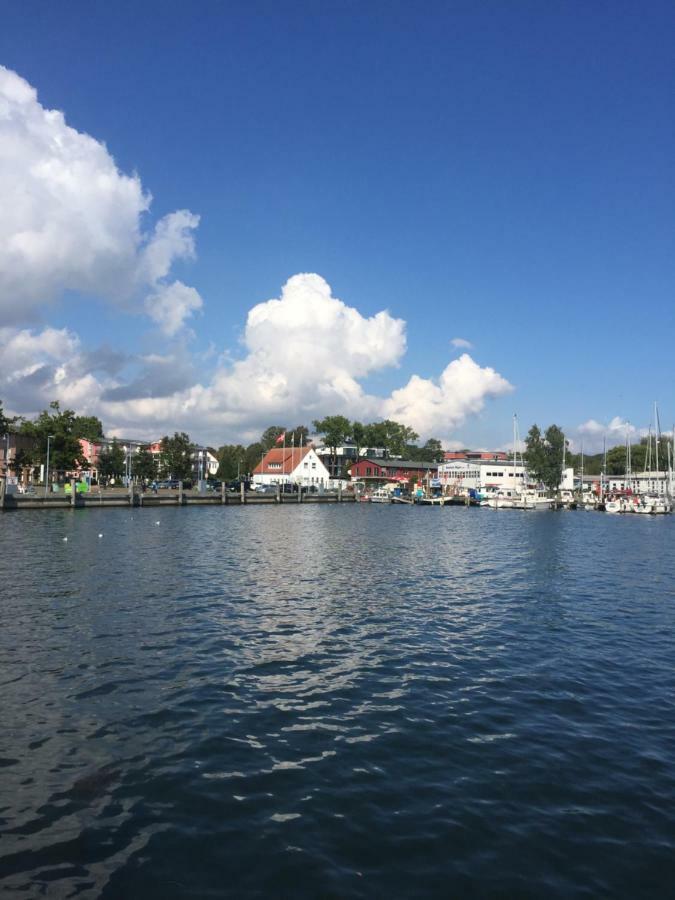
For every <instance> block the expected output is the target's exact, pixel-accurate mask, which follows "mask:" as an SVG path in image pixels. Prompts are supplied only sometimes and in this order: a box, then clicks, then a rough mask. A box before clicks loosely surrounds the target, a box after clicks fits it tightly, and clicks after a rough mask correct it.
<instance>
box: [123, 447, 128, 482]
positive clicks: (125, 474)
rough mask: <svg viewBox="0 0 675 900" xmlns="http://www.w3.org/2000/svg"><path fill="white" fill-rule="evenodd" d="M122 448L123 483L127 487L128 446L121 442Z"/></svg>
mask: <svg viewBox="0 0 675 900" xmlns="http://www.w3.org/2000/svg"><path fill="white" fill-rule="evenodd" d="M122 450H124V484H125V485H126V486H127V487H129V448H128V447H127V445H126V444H123V445H122Z"/></svg>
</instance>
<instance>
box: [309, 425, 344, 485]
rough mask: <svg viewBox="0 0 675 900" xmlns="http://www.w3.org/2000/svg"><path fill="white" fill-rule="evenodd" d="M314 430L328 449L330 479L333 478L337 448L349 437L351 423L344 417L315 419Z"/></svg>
mask: <svg viewBox="0 0 675 900" xmlns="http://www.w3.org/2000/svg"><path fill="white" fill-rule="evenodd" d="M313 425H314V428H315V429H316V431H317V432H318V434H322V435H323V440H324V443H325V445H326V446H327V447H330V455H331V462H332V468H331V477H333V478H334V477H335V469H336V464H337V463H336V460H337V448H338V447H339V446H340V445H341V444H344V442H345V441H346V440H347V438H348V437H349V436H350V432H351V423H350V421H349V419H347V418H346V417H345V416H326V418H325V419H315V420H314V422H313Z"/></svg>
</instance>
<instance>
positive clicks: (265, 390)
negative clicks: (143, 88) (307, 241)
mask: <svg viewBox="0 0 675 900" xmlns="http://www.w3.org/2000/svg"><path fill="white" fill-rule="evenodd" d="M0 198H2V199H1V204H2V205H1V206H0V398H2V399H3V400H4V401H5V405H6V407H7V409H8V410H10V411H13V412H20V413H26V414H34V413H35V412H37V411H39V409H42V408H44V407H45V406H46V405H47V404H48V403H49V401H50V400H53V399H58V400H61V401H62V402H63V403H64V404H67V405H68V406H69V407H73V408H76V409H77V410H78V411H79V412H82V413H94V414H96V415H99V416H101V418H102V419H103V421H104V423H105V424H106V426H107V427H108V429H109V430H111V431H116V432H119V431H121V430H125V431H127V433H129V432H131V433H133V434H134V435H138V436H140V437H143V436H145V437H152V436H154V435H156V434H158V433H161V432H165V431H169V430H172V429H174V428H180V429H185V430H189V431H191V432H192V433H193V434H194V435H195V437H196V438H198V439H202V440H205V439H209V440H211V441H219V440H226V439H232V438H238V439H246V438H249V437H254V436H255V435H256V434H258V433H259V432H260V429H261V428H262V427H264V426H266V425H268V424H269V423H270V422H272V421H289V422H290V421H294V422H300V421H304V422H307V423H309V422H310V421H311V420H312V419H314V418H317V417H323V416H325V415H327V414H332V413H344V414H345V415H348V416H349V417H352V418H356V417H358V418H360V419H364V420H373V419H377V418H379V417H390V418H399V419H402V420H403V421H405V422H406V424H409V425H412V426H413V427H414V428H415V429H416V430H417V431H419V432H420V434H421V435H422V436H425V435H426V436H429V435H432V434H433V435H435V436H439V437H446V436H448V435H449V434H450V433H451V431H452V429H453V428H454V427H456V426H457V425H458V424H459V423H460V422H462V421H463V420H464V418H465V417H466V416H467V415H469V414H470V413H472V412H477V411H478V410H480V409H481V408H482V406H483V403H484V402H485V399H486V398H487V397H490V396H496V395H498V394H501V393H504V392H505V391H507V390H509V389H510V385H509V384H508V382H506V381H505V380H504V379H503V378H502V377H501V376H500V375H498V374H497V373H496V372H494V371H493V370H492V369H489V368H481V367H480V366H479V365H478V364H477V363H475V362H474V361H473V360H472V359H471V357H469V356H468V355H466V354H464V355H462V356H461V357H460V358H459V359H456V360H454V361H453V362H451V363H450V364H449V365H448V367H447V368H446V369H445V371H444V372H442V373H441V375H440V377H439V378H438V379H424V378H420V377H419V376H417V375H415V376H413V377H412V378H411V379H410V380H409V382H408V384H407V385H406V386H405V387H403V388H401V389H399V390H397V391H394V393H393V394H392V396H391V397H388V398H386V397H385V398H383V397H377V396H373V395H372V394H368V393H367V392H366V391H365V389H364V387H363V380H364V379H365V378H366V377H368V376H369V375H370V374H371V373H374V372H378V371H381V370H382V369H385V368H388V367H396V366H398V365H399V364H400V363H401V360H402V359H403V356H404V354H405V351H406V335H405V322H403V320H401V319H398V318H395V317H393V316H392V315H391V314H390V313H389V312H387V311H386V310H383V311H381V312H378V313H377V314H376V315H373V316H364V315H362V314H361V313H360V312H359V311H358V310H357V309H356V308H355V307H353V306H348V305H347V304H345V303H343V302H342V301H341V300H339V299H338V298H337V297H334V296H333V294H332V291H331V289H330V287H329V285H328V284H327V283H326V282H325V281H324V280H323V278H321V277H320V276H319V275H314V274H300V275H295V276H293V277H292V278H291V279H289V281H288V282H287V283H286V285H285V286H284V287H283V289H282V292H281V294H280V296H279V297H276V298H274V299H272V300H268V301H266V302H264V303H259V304H257V305H256V306H254V307H253V308H252V309H251V310H250V312H249V314H248V318H247V321H246V327H245V330H244V334H243V338H242V348H241V352H240V353H238V354H235V355H234V356H232V355H228V348H221V349H222V351H223V354H224V356H223V357H222V358H223V359H225V360H226V361H225V362H222V361H221V362H220V363H218V364H215V363H213V362H211V363H208V364H209V365H212V366H213V368H211V370H208V371H205V368H204V366H205V365H207V363H206V361H205V360H202V361H201V363H200V364H199V365H198V364H197V361H196V360H193V359H192V358H191V356H190V353H189V352H188V349H187V343H186V339H187V338H189V336H190V334H191V332H190V331H189V330H188V329H186V328H185V323H186V322H187V320H188V319H190V318H191V317H192V316H193V315H194V314H195V313H196V312H198V311H199V310H200V309H201V308H202V299H201V297H200V296H199V294H198V292H197V291H196V290H195V289H194V288H193V287H190V286H188V285H186V284H183V283H182V282H181V281H178V280H175V279H172V275H171V270H172V267H173V264H174V263H175V261H176V260H179V259H187V258H191V257H193V256H194V253H195V246H194V232H195V229H196V228H197V225H198V223H199V219H198V217H197V216H195V215H193V214H192V213H191V212H189V211H187V210H178V211H176V212H173V213H171V214H169V215H167V216H164V218H162V219H160V220H159V221H158V222H157V223H156V224H155V226H154V228H151V227H149V226H147V225H145V224H144V220H145V217H146V215H147V214H148V211H149V208H150V203H151V198H150V195H149V194H148V193H147V191H145V190H144V189H143V186H142V184H141V181H140V179H139V177H138V176H137V175H135V174H134V175H127V174H124V173H123V172H121V171H120V170H119V169H118V168H117V165H116V163H115V161H114V159H113V158H112V156H111V155H110V153H109V152H108V150H107V148H106V147H105V145H104V144H102V143H101V142H100V141H97V140H96V139H94V138H92V137H90V136H89V135H86V134H82V133H81V132H78V131H76V130H75V129H74V128H72V127H70V126H69V125H68V124H67V123H66V120H65V118H64V116H63V114H62V113H61V112H58V111H56V110H49V109H45V108H44V107H43V106H42V105H41V104H40V103H39V101H38V98H37V94H36V92H35V90H34V89H33V88H32V87H31V86H30V85H29V84H28V83H27V82H26V81H25V80H24V79H22V78H21V77H19V76H18V75H17V74H16V73H14V72H12V71H10V70H8V69H6V68H3V67H1V66H0ZM70 293H75V294H80V295H84V296H86V297H92V298H100V299H104V300H106V301H109V302H113V303H116V304H118V307H119V310H120V311H121V312H132V313H144V314H145V315H146V316H147V317H148V318H149V320H150V321H151V322H152V323H153V324H154V325H155V326H156V328H157V329H158V331H159V337H163V338H164V339H169V340H170V341H171V343H170V345H169V347H168V349H167V348H166V346H164V347H162V346H160V347H159V349H158V352H157V353H156V354H155V355H154V356H152V357H148V356H145V357H133V356H131V355H129V354H125V353H119V352H116V351H115V350H111V349H110V348H99V349H97V350H94V349H92V348H84V347H82V346H81V343H80V340H79V338H78V336H77V335H76V334H75V333H74V332H73V331H71V330H69V329H54V328H49V327H43V328H42V330H37V331H36V330H31V329H29V328H25V327H22V326H24V325H25V324H31V320H35V319H37V318H39V316H38V314H39V313H40V312H44V309H45V308H46V307H47V306H48V305H49V303H51V302H54V301H58V300H62V299H63V298H64V297H67V296H68V295H69V294H70ZM157 337H158V335H157V334H155V338H157ZM467 344H468V342H467V341H465V340H464V339H456V340H455V345H456V346H458V347H465V346H466V345H467ZM198 370H199V371H200V372H201V373H202V374H201V378H200V380H199V381H197V377H196V372H197V371H198Z"/></svg>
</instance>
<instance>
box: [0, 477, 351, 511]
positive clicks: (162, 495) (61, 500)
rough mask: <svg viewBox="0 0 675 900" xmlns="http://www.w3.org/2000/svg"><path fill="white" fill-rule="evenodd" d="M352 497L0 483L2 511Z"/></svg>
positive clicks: (346, 497)
mask: <svg viewBox="0 0 675 900" xmlns="http://www.w3.org/2000/svg"><path fill="white" fill-rule="evenodd" d="M355 500H356V497H355V496H354V494H352V493H347V492H344V493H343V492H342V490H337V491H331V492H325V493H317V494H309V493H302V492H301V491H298V492H297V493H287V492H283V491H277V492H276V493H275V494H258V493H256V492H255V491H244V490H243V489H242V490H241V491H239V492H238V493H233V492H232V491H227V490H225V489H223V490H221V491H220V492H219V493H212V492H209V493H198V492H197V491H186V490H183V489H182V488H181V487H180V486H179V488H178V490H169V491H167V490H160V491H158V492H157V493H154V492H152V491H139V490H138V489H137V488H136V487H135V486H132V487H131V489H130V490H128V491H126V490H125V491H90V492H87V493H79V492H78V491H77V489H76V486H75V483H74V482H73V483H72V484H71V491H70V493H69V494H66V493H62V494H61V493H59V494H47V495H42V494H40V493H39V490H38V493H35V494H7V493H5V490H4V482H2V483H0V509H1V510H3V511H6V512H8V511H10V510H17V509H88V508H90V507H99V508H100V507H106V508H108V507H120V506H121V507H125V506H126V507H143V506H150V507H156V506H249V505H251V506H265V505H267V506H275V505H278V504H282V503H294V504H296V505H297V504H304V503H354V502H355Z"/></svg>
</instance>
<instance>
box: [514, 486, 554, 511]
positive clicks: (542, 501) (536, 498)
mask: <svg viewBox="0 0 675 900" xmlns="http://www.w3.org/2000/svg"><path fill="white" fill-rule="evenodd" d="M553 502H554V501H553V500H551V498H550V497H547V496H546V493H545V491H534V490H526V491H523V492H522V493H521V494H520V496H519V497H518V498H517V499H516V500H514V502H513V508H514V509H550V508H551V505H552V504H553Z"/></svg>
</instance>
